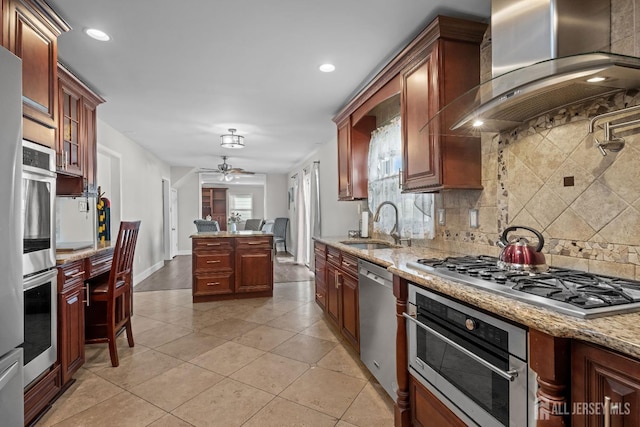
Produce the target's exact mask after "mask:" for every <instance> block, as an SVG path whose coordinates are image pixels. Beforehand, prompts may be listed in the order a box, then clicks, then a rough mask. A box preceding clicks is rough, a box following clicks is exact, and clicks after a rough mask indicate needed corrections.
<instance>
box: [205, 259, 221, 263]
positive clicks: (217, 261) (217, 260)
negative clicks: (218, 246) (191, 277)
mask: <svg viewBox="0 0 640 427" xmlns="http://www.w3.org/2000/svg"><path fill="white" fill-rule="evenodd" d="M219 262H220V260H219V259H216V260H213V261H207V264H217V263H219Z"/></svg>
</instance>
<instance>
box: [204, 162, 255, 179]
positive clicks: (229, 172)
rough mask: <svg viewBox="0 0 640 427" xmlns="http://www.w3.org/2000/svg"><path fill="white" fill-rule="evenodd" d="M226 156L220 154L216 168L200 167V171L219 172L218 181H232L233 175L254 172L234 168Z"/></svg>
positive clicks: (251, 173)
mask: <svg viewBox="0 0 640 427" xmlns="http://www.w3.org/2000/svg"><path fill="white" fill-rule="evenodd" d="M227 158H228V157H227V156H222V163H220V164H218V168H217V169H216V168H200V172H206V173H219V174H220V181H227V182H228V181H232V180H233V178H234V175H254V174H255V172H249V171H246V170H244V169H242V168H234V167H233V166H231V165H230V164H229V163H227Z"/></svg>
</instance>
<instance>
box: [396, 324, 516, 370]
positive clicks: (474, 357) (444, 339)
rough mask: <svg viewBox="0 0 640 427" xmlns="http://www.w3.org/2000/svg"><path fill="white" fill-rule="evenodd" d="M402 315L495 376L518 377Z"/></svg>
mask: <svg viewBox="0 0 640 427" xmlns="http://www.w3.org/2000/svg"><path fill="white" fill-rule="evenodd" d="M402 315H403V316H404V317H406V318H407V319H409V320H410V321H411V322H413V323H415V324H416V325H418V326H420V327H421V328H422V329H424V330H425V331H427V332H429V333H430V334H433V335H435V336H436V337H437V338H438V339H440V340H442V341H444V342H445V343H447V344H449V345H450V346H452V347H453V348H455V349H456V350H458V351H460V352H462V353H464V354H465V355H466V356H469V357H470V358H472V359H473V360H475V361H476V362H478V363H480V364H481V365H482V366H484V367H485V368H488V369H491V370H492V371H493V372H495V373H496V374H498V375H500V376H501V377H502V378H504V379H505V380H509V381H514V380H515V379H516V377H517V376H518V371H517V370H515V369H511V370H508V371H503V370H502V369H500V368H498V367H497V366H495V365H494V364H492V363H489V362H487V361H486V360H484V359H483V358H482V357H480V356H478V355H477V354H474V353H473V352H471V351H469V350H467V349H466V348H464V347H463V346H461V345H460V344H458V343H456V342H455V341H452V340H450V339H449V338H447V337H445V336H444V335H442V334H441V333H439V332H437V331H435V330H433V329H432V328H430V327H428V326H427V325H425V324H424V323H422V322H420V321H419V320H418V319H416V318H415V317H414V316H411V315H409V314H407V313H402Z"/></svg>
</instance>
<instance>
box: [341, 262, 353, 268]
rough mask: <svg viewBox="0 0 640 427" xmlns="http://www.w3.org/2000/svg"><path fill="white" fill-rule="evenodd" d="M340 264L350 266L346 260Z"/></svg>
mask: <svg viewBox="0 0 640 427" xmlns="http://www.w3.org/2000/svg"><path fill="white" fill-rule="evenodd" d="M342 265H343V266H344V267H351V264H349V263H348V262H345V261H342Z"/></svg>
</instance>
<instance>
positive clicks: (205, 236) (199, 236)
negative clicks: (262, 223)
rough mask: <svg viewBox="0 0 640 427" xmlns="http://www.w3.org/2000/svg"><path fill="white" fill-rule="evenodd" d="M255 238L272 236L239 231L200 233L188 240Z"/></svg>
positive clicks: (270, 234)
mask: <svg viewBox="0 0 640 427" xmlns="http://www.w3.org/2000/svg"><path fill="white" fill-rule="evenodd" d="M256 236H273V233H265V232H264V231H254V230H241V231H201V232H199V233H194V234H192V235H191V236H189V238H190V239H211V238H224V237H256Z"/></svg>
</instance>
